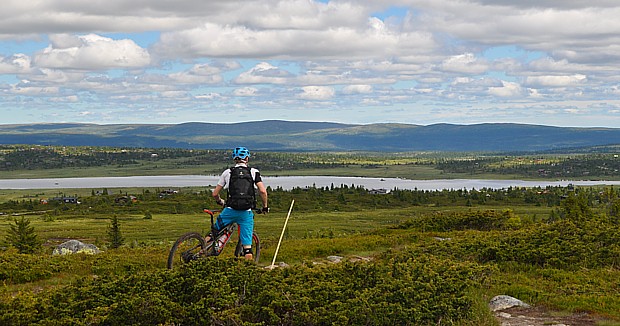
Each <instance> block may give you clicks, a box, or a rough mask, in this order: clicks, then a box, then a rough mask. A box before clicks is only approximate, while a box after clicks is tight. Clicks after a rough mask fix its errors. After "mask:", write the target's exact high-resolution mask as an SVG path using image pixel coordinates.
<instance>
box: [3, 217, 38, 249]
mask: <svg viewBox="0 0 620 326" xmlns="http://www.w3.org/2000/svg"><path fill="white" fill-rule="evenodd" d="M14 221H15V224H13V225H11V226H10V229H9V231H8V233H9V234H8V235H7V242H8V243H9V244H11V245H12V246H13V247H15V248H17V250H19V252H20V253H22V254H31V253H34V252H35V251H36V249H37V248H38V247H39V245H40V243H39V240H38V239H37V234H36V233H35V232H34V227H32V226H30V220H26V219H24V217H23V216H22V218H21V219H20V220H17V219H15V220H14Z"/></svg>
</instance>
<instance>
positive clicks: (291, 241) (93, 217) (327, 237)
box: [0, 188, 620, 325]
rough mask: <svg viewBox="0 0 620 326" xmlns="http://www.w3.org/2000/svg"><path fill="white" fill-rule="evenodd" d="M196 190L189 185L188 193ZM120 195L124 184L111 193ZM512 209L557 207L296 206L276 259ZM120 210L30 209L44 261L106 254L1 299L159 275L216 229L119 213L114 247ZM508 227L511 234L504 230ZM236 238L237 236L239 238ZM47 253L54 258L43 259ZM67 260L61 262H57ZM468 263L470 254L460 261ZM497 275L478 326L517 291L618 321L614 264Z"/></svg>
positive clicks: (4, 195) (5, 224)
mask: <svg viewBox="0 0 620 326" xmlns="http://www.w3.org/2000/svg"><path fill="white" fill-rule="evenodd" d="M196 190H199V189H190V190H186V189H184V190H183V192H184V193H191V192H193V191H196ZM55 191H57V190H15V191H13V190H2V191H0V200H4V201H6V200H9V199H11V200H23V199H32V198H39V197H49V196H51V195H54V193H53V192H55ZM111 191H114V192H119V193H120V192H123V189H113V190H111ZM126 191H127V192H129V193H140V192H141V191H142V190H140V189H137V188H135V189H126ZM64 192H65V193H68V194H73V193H74V192H75V193H76V194H78V195H80V196H89V195H90V190H88V189H75V190H74V189H68V190H65V191H64ZM506 209H510V210H512V211H513V212H514V214H515V215H517V216H520V217H521V218H522V219H523V220H525V221H530V223H536V222H539V221H540V220H541V219H543V218H546V217H547V216H548V214H549V213H550V211H551V208H548V207H542V206H534V205H512V206H509V207H508V206H490V205H484V206H479V207H466V206H445V207H442V206H436V205H423V206H410V207H405V208H389V207H383V208H377V209H368V210H363V211H362V210H360V211H352V212H342V211H320V212H304V211H297V210H295V207H294V208H293V211H292V213H291V216H290V220H289V221H288V225H287V229H286V230H285V233H284V239H283V242H282V246H281V247H280V250H279V252H278V257H277V261H278V262H280V261H282V262H286V263H288V264H302V263H313V262H314V263H323V264H329V263H328V262H327V261H326V257H327V256H330V255H339V256H344V257H351V256H364V257H370V258H376V257H380V256H381V255H382V254H384V253H386V252H392V251H400V250H403V249H406V250H411V249H412V250H417V251H420V252H424V251H425V250H426V248H428V247H429V246H431V245H433V244H435V243H437V241H438V240H437V239H436V238H450V239H453V241H457V242H458V241H460V239H462V238H465V237H469V238H471V237H476V236H478V235H479V236H480V237H485V236H486V237H488V236H502V233H501V232H499V231H497V232H495V233H493V234H490V233H489V234H486V233H485V232H481V231H459V232H422V231H415V230H410V229H404V230H403V229H394V228H393V227H394V226H397V225H399V224H400V223H403V222H404V221H407V220H410V219H415V218H416V217H419V216H422V215H426V214H431V213H433V212H437V211H441V212H464V211H469V210H497V211H504V210H506ZM114 214H115V212H114V211H113V209H111V211H110V212H109V213H106V214H100V213H98V214H91V213H89V212H88V209H87V208H86V207H85V208H84V209H83V212H82V213H80V215H79V216H67V215H59V216H54V218H53V219H52V220H50V219H49V218H48V219H47V220H46V217H45V214H32V215H28V218H29V219H30V221H31V226H33V227H34V228H35V230H36V232H37V235H38V237H39V239H40V240H42V241H45V242H46V243H47V246H46V247H45V254H46V255H44V257H47V254H49V252H51V248H52V246H53V245H56V244H58V243H60V242H63V241H64V240H66V239H80V240H83V241H85V242H88V243H95V244H96V245H98V246H99V247H100V248H103V249H104V250H105V251H104V253H102V254H100V255H97V256H88V255H74V256H71V257H66V258H62V259H64V260H65V262H64V263H66V264H67V265H68V266H70V267H69V268H67V269H66V270H64V271H63V272H60V273H56V274H54V275H53V276H52V277H50V278H48V279H45V280H42V281H35V282H31V283H23V284H11V283H8V284H5V286H4V287H3V288H2V289H1V290H0V297H4V298H7V297H9V296H12V295H14V294H15V293H18V292H20V291H41V290H42V289H43V290H45V289H47V288H51V287H58V286H63V285H65V284H70V283H73V282H75V281H76V280H77V279H79V278H81V277H92V275H124V274H126V273H134V272H138V271H153V270H159V269H163V268H165V261H166V258H167V254H168V250H169V248H170V246H171V244H172V242H173V241H175V240H176V239H177V238H178V237H179V236H180V235H181V234H183V233H186V232H189V231H199V232H201V233H206V232H207V230H208V228H209V221H208V219H207V217H208V215H206V214H204V213H199V212H196V213H186V214H156V213H154V214H153V216H152V219H144V216H143V215H140V214H132V215H127V214H119V215H118V218H119V222H120V229H121V232H122V235H123V237H124V238H125V240H126V242H125V243H126V245H125V246H124V247H123V248H121V249H118V250H107V249H106V248H105V244H106V241H105V240H106V232H107V230H108V227H109V226H110V217H112V216H113V215H114ZM286 214H287V211H273V212H272V213H270V214H269V215H267V216H264V215H257V216H256V219H255V229H256V231H257V232H258V233H259V235H260V237H261V243H262V254H261V263H260V265H263V266H266V265H268V264H270V263H271V261H272V259H273V256H274V254H275V249H276V246H277V244H278V239H279V237H280V234H281V232H282V227H283V225H284V222H285V219H286ZM0 221H2V223H0V241H1V240H2V239H3V235H4V234H5V232H6V231H7V230H8V228H9V224H10V223H11V222H12V221H13V217H12V216H0ZM506 232H508V231H506ZM233 241H235V239H233ZM231 255H232V246H231V247H230V248H226V251H225V253H224V256H225V257H229V256H231ZM44 259H47V258H44ZM59 259H60V258H59ZM460 259H463V260H467V259H469V257H461V258H460ZM490 267H491V268H492V269H493V270H494V272H493V273H492V274H491V275H490V277H489V280H488V281H487V282H486V283H485V284H484V285H482V287H481V288H479V289H477V290H476V293H472V296H475V297H476V298H477V300H478V301H477V302H478V306H479V307H477V308H475V309H477V311H478V312H479V313H477V314H475V315H474V316H473V317H472V321H471V325H493V321H492V317H489V316H490V315H489V314H488V313H482V312H481V311H484V309H485V305H484V303H485V302H488V299H489V298H491V297H492V296H494V295H497V294H507V295H512V296H515V297H517V298H519V299H521V300H524V301H526V302H529V303H532V304H537V305H544V306H547V307H550V308H552V309H558V310H560V311H566V312H576V311H588V312H592V313H595V314H598V315H600V316H605V317H607V318H610V319H611V320H617V321H620V299H619V297H618V289H620V283H619V281H618V280H620V270H618V269H617V268H612V267H610V268H600V269H578V270H572V271H566V270H560V269H552V268H545V267H535V266H532V265H527V264H511V263H492V264H490Z"/></svg>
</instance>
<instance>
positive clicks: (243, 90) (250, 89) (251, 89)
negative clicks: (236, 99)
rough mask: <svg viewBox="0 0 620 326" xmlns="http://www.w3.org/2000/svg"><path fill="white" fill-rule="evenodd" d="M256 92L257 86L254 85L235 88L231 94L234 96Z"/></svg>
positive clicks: (250, 94)
mask: <svg viewBox="0 0 620 326" xmlns="http://www.w3.org/2000/svg"><path fill="white" fill-rule="evenodd" d="M257 92H258V89H257V88H254V87H242V88H237V89H235V90H234V91H233V95H235V96H255V95H256V93H257Z"/></svg>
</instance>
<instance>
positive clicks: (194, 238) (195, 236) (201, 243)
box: [168, 232, 207, 269]
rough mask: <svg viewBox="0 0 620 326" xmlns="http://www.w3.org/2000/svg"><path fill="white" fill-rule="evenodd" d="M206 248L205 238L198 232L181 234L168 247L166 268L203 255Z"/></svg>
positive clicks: (185, 262) (174, 266)
mask: <svg viewBox="0 0 620 326" xmlns="http://www.w3.org/2000/svg"><path fill="white" fill-rule="evenodd" d="M206 248H207V243H206V242H205V239H204V238H203V237H202V235H200V233H198V232H190V233H186V234H184V235H182V236H181V237H180V238H179V239H178V240H177V241H176V242H175V243H174V244H173V245H172V248H171V249H170V254H169V255H168V269H173V268H176V267H179V266H181V265H183V264H187V263H189V262H191V261H193V260H196V259H198V258H200V257H203V256H204V254H205V252H206Z"/></svg>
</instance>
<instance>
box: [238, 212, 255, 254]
mask: <svg viewBox="0 0 620 326" xmlns="http://www.w3.org/2000/svg"><path fill="white" fill-rule="evenodd" d="M237 212H238V213H239V217H238V218H237V224H239V241H240V242H241V245H242V246H243V255H244V256H245V258H246V259H250V260H252V259H254V255H253V254H252V232H253V231H254V212H252V211H251V210H247V211H237Z"/></svg>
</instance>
